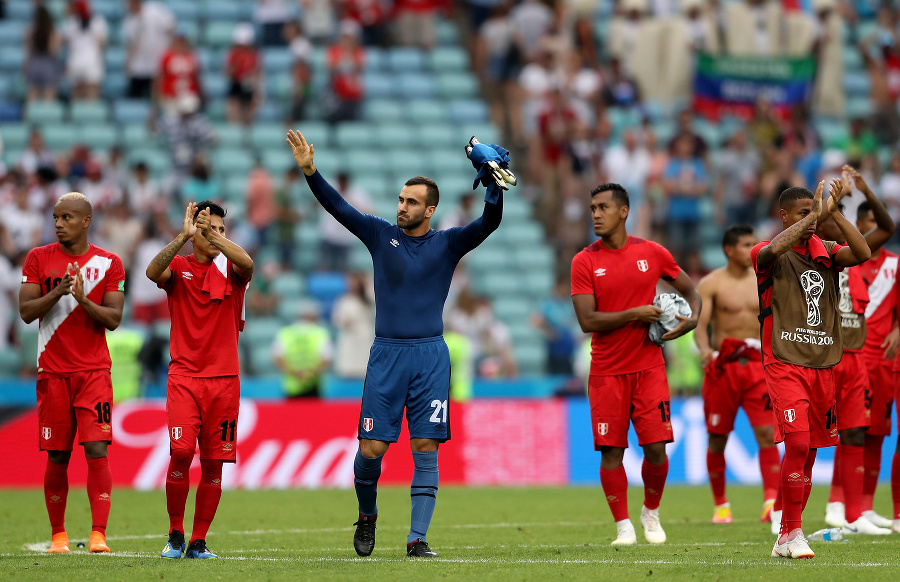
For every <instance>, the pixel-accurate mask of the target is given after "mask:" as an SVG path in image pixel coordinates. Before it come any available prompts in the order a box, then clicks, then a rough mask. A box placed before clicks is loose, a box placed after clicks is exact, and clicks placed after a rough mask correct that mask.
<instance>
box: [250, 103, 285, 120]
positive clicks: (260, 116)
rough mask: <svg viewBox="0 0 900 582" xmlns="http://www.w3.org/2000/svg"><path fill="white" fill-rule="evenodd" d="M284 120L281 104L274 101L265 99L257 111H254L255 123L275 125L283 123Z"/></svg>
mask: <svg viewBox="0 0 900 582" xmlns="http://www.w3.org/2000/svg"><path fill="white" fill-rule="evenodd" d="M284 118H285V115H284V110H283V107H282V104H281V103H279V102H276V101H275V100H274V99H267V100H266V101H265V102H264V103H263V104H262V105H260V107H259V109H257V110H256V122H257V123H275V122H278V121H283V120H284Z"/></svg>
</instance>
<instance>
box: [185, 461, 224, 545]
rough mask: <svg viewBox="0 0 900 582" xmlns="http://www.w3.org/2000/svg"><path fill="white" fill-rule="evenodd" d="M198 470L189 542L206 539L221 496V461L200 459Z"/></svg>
mask: <svg viewBox="0 0 900 582" xmlns="http://www.w3.org/2000/svg"><path fill="white" fill-rule="evenodd" d="M200 470H201V472H202V475H201V477H200V484H199V485H198V486H197V507H196V508H195V509H194V527H192V528H191V543H193V542H194V540H205V539H206V534H207V533H208V532H209V525H210V524H211V523H212V520H213V518H214V517H215V516H216V509H217V508H218V507H219V499H221V498H222V461H219V460H215V459H207V460H204V459H200Z"/></svg>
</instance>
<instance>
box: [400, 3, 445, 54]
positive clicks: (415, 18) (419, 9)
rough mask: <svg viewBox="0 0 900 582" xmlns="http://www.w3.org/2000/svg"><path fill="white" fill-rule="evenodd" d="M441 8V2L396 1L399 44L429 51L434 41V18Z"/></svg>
mask: <svg viewBox="0 0 900 582" xmlns="http://www.w3.org/2000/svg"><path fill="white" fill-rule="evenodd" d="M442 7H444V2H443V1H442V0H397V1H396V2H395V4H394V10H395V14H396V17H397V37H398V38H399V39H400V44H402V45H404V46H417V47H420V48H423V49H426V50H431V49H432V47H434V45H435V39H436V36H435V32H434V16H435V13H436V12H437V11H438V9H439V8H442Z"/></svg>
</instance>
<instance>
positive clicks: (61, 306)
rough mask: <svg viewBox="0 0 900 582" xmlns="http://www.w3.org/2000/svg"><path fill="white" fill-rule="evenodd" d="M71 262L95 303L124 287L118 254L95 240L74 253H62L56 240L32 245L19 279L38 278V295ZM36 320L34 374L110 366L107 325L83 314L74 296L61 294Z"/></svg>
mask: <svg viewBox="0 0 900 582" xmlns="http://www.w3.org/2000/svg"><path fill="white" fill-rule="evenodd" d="M76 262H77V263H78V266H79V267H80V268H81V275H82V277H84V293H85V295H86V296H87V298H88V299H90V300H91V301H93V302H94V303H96V304H97V305H100V304H101V303H102V302H103V295H104V294H105V293H108V292H124V291H125V269H124V267H123V266H122V259H120V258H119V257H118V256H117V255H115V254H114V253H111V252H109V251H106V250H103V249H101V248H100V247H98V246H94V245H90V248H89V249H88V252H86V253H85V254H83V255H80V256H77V257H76V256H73V255H67V254H66V253H64V252H63V250H62V247H61V246H60V244H59V243H53V244H49V245H46V246H43V247H37V248H35V249H33V250H31V251H30V252H29V253H28V256H27V257H25V265H24V267H23V268H22V283H23V284H24V283H37V284H38V285H40V286H41V295H46V294H47V293H49V292H51V291H52V290H53V289H54V288H55V287H56V286H57V285H58V284H59V282H60V280H62V278H63V277H64V276H65V274H66V266H67V265H68V264H69V263H71V264H73V265H74V264H75V263H76ZM39 325H40V335H39V338H38V350H37V362H38V364H37V365H38V377H41V376H42V375H44V374H56V375H65V374H74V373H77V372H88V371H91V370H108V369H109V368H110V359H109V349H108V348H107V347H106V328H105V327H104V326H103V325H102V324H101V323H99V322H97V321H96V320H95V319H93V318H92V317H91V316H90V315H88V313H87V312H86V311H85V310H84V309H83V308H82V307H81V306H80V305H78V302H77V301H75V297H74V296H73V295H65V296H63V297H61V298H60V299H59V301H57V302H56V305H54V306H53V308H52V309H51V310H50V311H48V312H47V313H46V314H45V315H44V317H42V318H41V321H40V324H39Z"/></svg>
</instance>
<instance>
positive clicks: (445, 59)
mask: <svg viewBox="0 0 900 582" xmlns="http://www.w3.org/2000/svg"><path fill="white" fill-rule="evenodd" d="M428 65H429V67H431V70H432V71H434V72H435V73H444V72H449V71H454V72H455V71H460V72H462V71H468V69H469V55H468V54H467V53H466V51H465V50H464V49H463V48H462V47H458V46H453V47H449V46H439V47H436V48H435V49H434V50H432V51H431V54H430V55H428Z"/></svg>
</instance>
